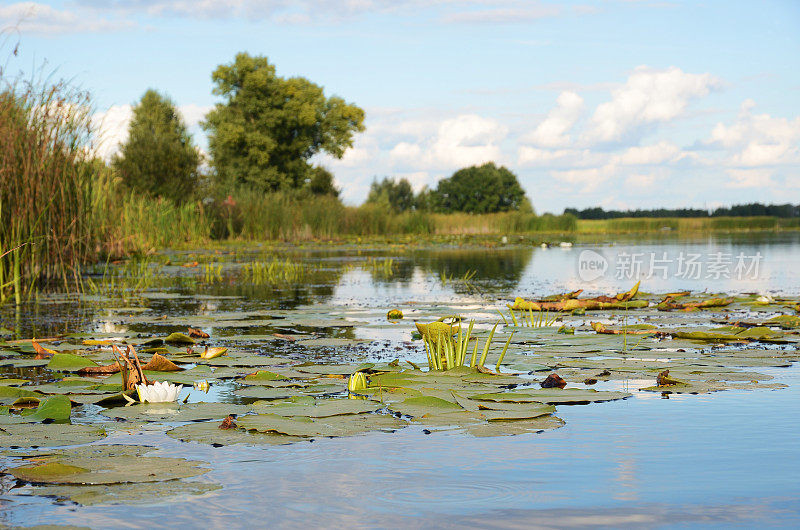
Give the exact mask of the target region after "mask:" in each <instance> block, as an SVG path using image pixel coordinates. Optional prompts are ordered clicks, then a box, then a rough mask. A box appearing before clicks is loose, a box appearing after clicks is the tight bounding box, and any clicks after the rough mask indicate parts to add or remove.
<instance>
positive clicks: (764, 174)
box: [727, 168, 772, 188]
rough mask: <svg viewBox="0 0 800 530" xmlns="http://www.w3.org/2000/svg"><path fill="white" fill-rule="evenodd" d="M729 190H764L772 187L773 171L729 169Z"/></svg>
mask: <svg viewBox="0 0 800 530" xmlns="http://www.w3.org/2000/svg"><path fill="white" fill-rule="evenodd" d="M727 174H728V176H729V177H730V182H728V187H729V188H762V187H768V186H770V185H772V171H771V170H769V169H763V168H759V169H729V170H727Z"/></svg>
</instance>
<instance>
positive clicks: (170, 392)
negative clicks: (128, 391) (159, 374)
mask: <svg viewBox="0 0 800 530" xmlns="http://www.w3.org/2000/svg"><path fill="white" fill-rule="evenodd" d="M181 389H183V385H174V384H172V383H167V382H166V381H156V382H155V383H153V384H152V385H136V392H137V394H138V395H139V401H140V402H142V403H171V402H173V401H177V400H178V394H180V392H181Z"/></svg>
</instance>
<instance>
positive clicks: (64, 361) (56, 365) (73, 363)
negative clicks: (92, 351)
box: [47, 353, 97, 372]
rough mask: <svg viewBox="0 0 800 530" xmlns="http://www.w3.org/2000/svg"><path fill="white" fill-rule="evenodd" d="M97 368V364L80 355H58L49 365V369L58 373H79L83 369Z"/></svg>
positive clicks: (51, 359) (54, 356)
mask: <svg viewBox="0 0 800 530" xmlns="http://www.w3.org/2000/svg"><path fill="white" fill-rule="evenodd" d="M88 366H97V363H96V362H94V361H92V360H91V359H87V358H86V357H81V356H80V355H73V354H71V353H56V354H55V355H53V357H51V358H50V362H49V363H47V368H48V369H50V370H53V371H58V372H77V371H78V370H80V369H81V368H86V367H88Z"/></svg>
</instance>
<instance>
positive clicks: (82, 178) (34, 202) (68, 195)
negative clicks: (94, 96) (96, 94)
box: [0, 74, 94, 302]
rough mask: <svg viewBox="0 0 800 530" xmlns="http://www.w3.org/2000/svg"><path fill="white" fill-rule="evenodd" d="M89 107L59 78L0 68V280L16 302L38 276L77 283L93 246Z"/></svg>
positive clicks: (1, 295)
mask: <svg viewBox="0 0 800 530" xmlns="http://www.w3.org/2000/svg"><path fill="white" fill-rule="evenodd" d="M90 112H91V107H90V105H89V96H88V94H86V93H85V92H81V91H79V90H75V89H73V88H71V87H70V86H69V85H67V84H66V83H64V82H55V83H48V82H46V80H45V81H43V82H40V81H38V80H36V79H32V80H30V79H8V78H7V77H4V76H3V74H0V254H5V256H4V257H3V258H2V259H0V286H2V287H5V288H8V287H12V288H13V291H14V293H15V298H16V300H17V302H19V301H20V297H21V295H22V293H23V292H25V291H29V290H30V287H31V285H32V284H33V282H35V281H36V280H37V279H46V280H57V281H59V282H61V283H63V284H65V285H67V284H69V283H80V276H79V272H78V270H79V266H80V264H81V263H82V262H83V261H84V260H85V259H86V258H87V256H89V255H91V254H92V252H93V247H94V245H93V237H92V227H91V222H90V215H89V212H90V209H91V173H90V170H89V165H88V164H87V163H86V161H87V158H88V156H89V155H88V153H89V152H90V151H91V114H90ZM7 252H8V254H6V253H7ZM5 292H6V289H4V288H0V300H2V299H3V298H4V296H5V294H4V293H5Z"/></svg>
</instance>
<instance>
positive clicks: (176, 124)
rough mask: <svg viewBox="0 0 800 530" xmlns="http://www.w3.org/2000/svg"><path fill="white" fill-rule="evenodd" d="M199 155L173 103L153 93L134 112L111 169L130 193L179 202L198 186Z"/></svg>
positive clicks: (151, 91)
mask: <svg viewBox="0 0 800 530" xmlns="http://www.w3.org/2000/svg"><path fill="white" fill-rule="evenodd" d="M199 163H200V155H199V154H198V152H197V149H195V147H194V146H193V145H192V138H191V136H189V133H188V132H187V131H186V125H185V124H184V123H183V120H182V119H181V117H180V115H179V114H178V111H177V110H176V109H175V105H174V103H173V102H172V101H171V100H170V99H169V98H168V97H166V96H163V95H161V94H159V93H158V92H156V91H155V90H153V89H149V90H148V91H147V92H145V93H144V95H143V96H142V99H141V101H139V104H138V105H136V106H135V107H134V108H133V118H132V119H131V123H130V125H129V126H128V140H127V141H126V142H125V144H124V145H123V146H122V149H121V151H120V153H119V154H118V155H116V156H115V157H114V160H113V161H112V165H113V167H114V169H116V171H117V172H118V173H119V175H120V176H121V177H122V180H123V182H124V183H125V184H126V185H127V186H128V187H130V188H131V189H134V190H138V191H141V192H144V193H148V194H150V195H153V196H162V197H166V198H169V199H171V200H173V201H175V202H182V201H183V200H185V199H186V198H187V197H190V196H191V195H192V192H193V191H194V188H195V186H196V185H197V167H198V165H199Z"/></svg>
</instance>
